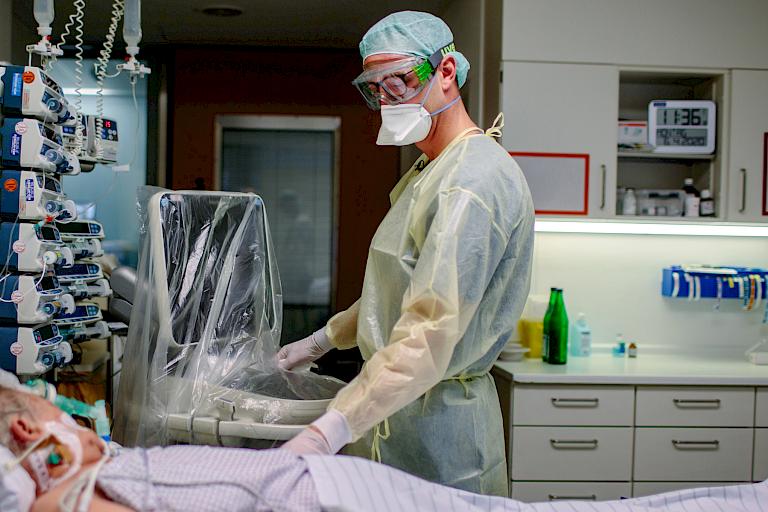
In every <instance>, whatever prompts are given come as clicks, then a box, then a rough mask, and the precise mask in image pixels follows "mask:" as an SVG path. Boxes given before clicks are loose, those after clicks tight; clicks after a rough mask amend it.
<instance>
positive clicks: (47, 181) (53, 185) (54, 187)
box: [37, 176, 61, 231]
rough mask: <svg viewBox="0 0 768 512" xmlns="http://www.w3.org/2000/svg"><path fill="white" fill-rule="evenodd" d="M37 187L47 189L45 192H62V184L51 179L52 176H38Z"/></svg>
mask: <svg viewBox="0 0 768 512" xmlns="http://www.w3.org/2000/svg"><path fill="white" fill-rule="evenodd" d="M37 186H38V187H41V188H45V190H50V191H51V192H59V193H60V192H61V183H59V180H56V179H54V178H51V177H50V176H45V177H43V176H38V177H37ZM59 231H61V230H59Z"/></svg>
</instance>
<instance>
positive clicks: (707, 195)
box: [699, 188, 715, 217]
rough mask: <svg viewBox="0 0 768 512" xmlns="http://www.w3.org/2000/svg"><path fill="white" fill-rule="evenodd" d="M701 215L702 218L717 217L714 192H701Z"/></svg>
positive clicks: (707, 190)
mask: <svg viewBox="0 0 768 512" xmlns="http://www.w3.org/2000/svg"><path fill="white" fill-rule="evenodd" d="M699 215H701V216H702V217H714V216H715V200H714V198H713V197H712V192H710V191H709V189H706V188H705V189H704V190H702V191H701V201H700V202H699Z"/></svg>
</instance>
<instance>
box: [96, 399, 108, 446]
mask: <svg viewBox="0 0 768 512" xmlns="http://www.w3.org/2000/svg"><path fill="white" fill-rule="evenodd" d="M93 411H94V415H93V419H94V420H95V421H96V434H98V436H99V437H100V438H102V439H103V440H105V441H107V442H109V441H111V439H112V437H111V435H110V431H109V419H108V418H107V405H106V404H105V403H104V400H96V403H94V404H93Z"/></svg>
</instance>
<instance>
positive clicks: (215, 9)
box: [201, 5, 243, 18]
mask: <svg viewBox="0 0 768 512" xmlns="http://www.w3.org/2000/svg"><path fill="white" fill-rule="evenodd" d="M201 12H202V13H203V14H207V15H208V16H218V17H220V18H231V17H233V16H240V15H241V14H243V10H242V9H240V8H239V7H232V6H230V5H212V6H210V7H205V8H204V9H202V11H201Z"/></svg>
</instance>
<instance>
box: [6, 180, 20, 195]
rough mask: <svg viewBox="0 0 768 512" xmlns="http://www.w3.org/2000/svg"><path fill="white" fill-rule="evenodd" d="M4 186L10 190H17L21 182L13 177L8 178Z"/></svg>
mask: <svg viewBox="0 0 768 512" xmlns="http://www.w3.org/2000/svg"><path fill="white" fill-rule="evenodd" d="M3 188H4V189H5V190H7V191H8V192H16V190H17V189H18V188H19V182H18V181H16V180H15V179H13V178H8V179H7V180H5V181H4V182H3Z"/></svg>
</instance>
